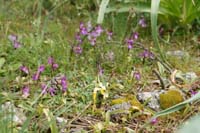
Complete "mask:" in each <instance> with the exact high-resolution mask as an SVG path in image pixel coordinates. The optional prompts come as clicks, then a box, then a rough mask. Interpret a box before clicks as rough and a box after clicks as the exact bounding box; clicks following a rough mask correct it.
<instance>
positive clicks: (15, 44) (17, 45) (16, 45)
mask: <svg viewBox="0 0 200 133" xmlns="http://www.w3.org/2000/svg"><path fill="white" fill-rule="evenodd" d="M8 39H9V40H10V41H11V42H12V44H13V47H14V48H15V49H17V48H20V47H21V43H20V42H19V40H18V36H16V35H9V36H8Z"/></svg>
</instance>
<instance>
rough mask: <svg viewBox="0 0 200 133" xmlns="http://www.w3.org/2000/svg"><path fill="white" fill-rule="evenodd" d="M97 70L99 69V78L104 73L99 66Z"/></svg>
mask: <svg viewBox="0 0 200 133" xmlns="http://www.w3.org/2000/svg"><path fill="white" fill-rule="evenodd" d="M98 69H99V72H98V74H99V76H102V75H103V73H104V70H103V68H102V67H101V66H100V65H99V66H98Z"/></svg>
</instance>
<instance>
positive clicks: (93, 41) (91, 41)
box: [89, 38, 96, 46]
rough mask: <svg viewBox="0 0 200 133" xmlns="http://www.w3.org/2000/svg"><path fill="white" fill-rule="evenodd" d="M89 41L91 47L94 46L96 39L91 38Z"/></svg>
mask: <svg viewBox="0 0 200 133" xmlns="http://www.w3.org/2000/svg"><path fill="white" fill-rule="evenodd" d="M89 41H90V44H91V45H92V46H94V45H95V44H96V38H92V39H91V40H89Z"/></svg>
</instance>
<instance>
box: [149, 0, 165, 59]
mask: <svg viewBox="0 0 200 133" xmlns="http://www.w3.org/2000/svg"><path fill="white" fill-rule="evenodd" d="M159 4H160V0H152V1H151V30H152V37H153V40H154V44H155V47H156V49H157V51H158V52H159V54H160V56H161V58H162V59H163V60H164V55H163V52H162V50H161V48H160V44H159V42H158V28H157V19H158V9H159Z"/></svg>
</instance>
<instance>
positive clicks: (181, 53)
mask: <svg viewBox="0 0 200 133" xmlns="http://www.w3.org/2000/svg"><path fill="white" fill-rule="evenodd" d="M166 54H167V55H169V56H175V57H178V58H184V57H188V56H189V53H188V52H185V51H181V50H176V51H167V53H166Z"/></svg>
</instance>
